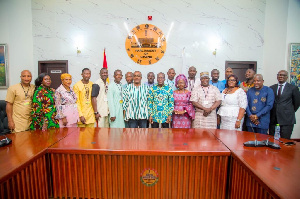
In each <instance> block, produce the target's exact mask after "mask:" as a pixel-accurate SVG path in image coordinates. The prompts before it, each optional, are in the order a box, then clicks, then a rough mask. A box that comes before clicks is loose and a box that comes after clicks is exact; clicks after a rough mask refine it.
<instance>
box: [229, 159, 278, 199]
mask: <svg viewBox="0 0 300 199" xmlns="http://www.w3.org/2000/svg"><path fill="white" fill-rule="evenodd" d="M228 193H229V198H231V199H235V198H236V199H240V198H245V199H248V198H249V199H257V198H260V199H271V198H280V197H278V196H276V195H274V194H271V193H270V192H269V189H266V187H265V186H263V185H262V184H261V183H260V182H259V181H257V178H256V177H254V175H253V173H252V172H251V171H249V170H248V169H247V168H246V167H245V166H244V165H243V164H241V163H240V162H239V161H237V160H236V159H235V158H233V159H232V167H231V176H230V184H229V190H228Z"/></svg>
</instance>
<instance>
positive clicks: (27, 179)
mask: <svg viewBox="0 0 300 199" xmlns="http://www.w3.org/2000/svg"><path fill="white" fill-rule="evenodd" d="M47 186H48V183H47V171H46V158H45V156H42V157H40V158H38V159H36V160H35V161H33V162H32V163H30V164H29V165H28V166H26V167H25V168H24V169H22V170H21V171H19V172H17V173H16V174H15V175H14V176H12V177H11V178H9V179H8V180H6V181H5V182H3V183H1V184H0V198H5V199H11V198H12V199H13V198H22V199H27V198H28V199H35V198H36V199H43V198H48V187H47Z"/></svg>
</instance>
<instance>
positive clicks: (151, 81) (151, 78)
mask: <svg viewBox="0 0 300 199" xmlns="http://www.w3.org/2000/svg"><path fill="white" fill-rule="evenodd" d="M147 79H148V81H147V82H145V83H144V84H145V85H146V86H148V87H149V88H151V87H152V86H154V80H155V75H154V73H153V72H149V73H148V74H147Z"/></svg>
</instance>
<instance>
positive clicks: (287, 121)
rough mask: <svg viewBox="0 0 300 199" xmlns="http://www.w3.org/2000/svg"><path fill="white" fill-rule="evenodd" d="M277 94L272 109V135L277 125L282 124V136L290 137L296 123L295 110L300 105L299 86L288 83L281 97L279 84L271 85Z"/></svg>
mask: <svg viewBox="0 0 300 199" xmlns="http://www.w3.org/2000/svg"><path fill="white" fill-rule="evenodd" d="M270 88H271V89H272V90H273V92H274V95H275V101H274V105H273V108H272V110H271V118H270V119H271V121H270V135H274V131H275V125H276V124H280V135H281V137H282V138H286V139H290V138H291V135H292V132H293V128H294V124H296V116H295V112H296V111H297V110H298V108H299V106H300V92H299V89H298V87H296V86H294V85H292V84H289V83H286V85H285V87H284V89H283V91H282V94H281V96H280V98H279V97H278V95H277V89H278V84H274V85H272V86H271V87H270Z"/></svg>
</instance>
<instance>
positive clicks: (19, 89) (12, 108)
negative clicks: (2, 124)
mask: <svg viewBox="0 0 300 199" xmlns="http://www.w3.org/2000/svg"><path fill="white" fill-rule="evenodd" d="M20 78H21V83H18V84H15V85H13V86H10V87H9V88H8V89H7V95H6V99H5V101H6V113H7V119H8V128H9V129H10V130H11V131H12V132H21V131H26V130H28V129H29V125H30V112H31V103H32V96H33V92H34V88H35V86H34V85H33V84H30V82H31V80H32V75H31V72H30V71H29V70H23V71H22V72H21V76H20Z"/></svg>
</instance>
